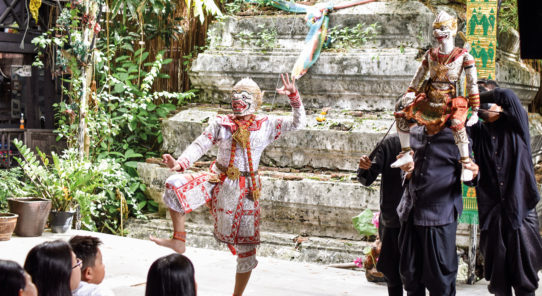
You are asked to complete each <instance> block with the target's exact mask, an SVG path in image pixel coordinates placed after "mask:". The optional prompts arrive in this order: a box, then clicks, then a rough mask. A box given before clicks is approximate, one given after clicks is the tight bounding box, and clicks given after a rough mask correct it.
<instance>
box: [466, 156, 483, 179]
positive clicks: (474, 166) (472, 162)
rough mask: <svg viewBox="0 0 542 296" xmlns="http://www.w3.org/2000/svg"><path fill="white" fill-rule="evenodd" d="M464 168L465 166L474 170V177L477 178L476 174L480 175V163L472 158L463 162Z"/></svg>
mask: <svg viewBox="0 0 542 296" xmlns="http://www.w3.org/2000/svg"><path fill="white" fill-rule="evenodd" d="M463 168H465V169H467V170H471V171H472V176H473V177H474V178H476V176H478V172H479V170H480V167H478V165H477V164H476V163H474V161H472V159H471V160H470V161H469V162H465V163H463Z"/></svg>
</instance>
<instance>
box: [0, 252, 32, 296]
mask: <svg viewBox="0 0 542 296" xmlns="http://www.w3.org/2000/svg"><path fill="white" fill-rule="evenodd" d="M0 283H2V286H1V287H2V288H0V295H2V296H38V290H37V289H36V285H34V283H33V282H32V278H30V275H29V274H28V273H27V272H26V271H24V269H23V268H22V267H21V266H20V265H19V264H18V263H17V262H14V261H10V260H0Z"/></svg>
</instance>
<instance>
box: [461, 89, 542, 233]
mask: <svg viewBox="0 0 542 296" xmlns="http://www.w3.org/2000/svg"><path fill="white" fill-rule="evenodd" d="M481 97H482V103H496V104H497V105H499V106H501V107H502V108H503V112H502V113H501V114H500V117H499V119H498V120H497V121H495V122H493V123H481V122H479V123H477V124H475V125H473V126H472V127H470V128H469V129H468V131H469V134H470V136H471V138H472V141H473V151H474V157H475V158H476V159H477V164H478V165H479V167H480V179H479V183H478V186H477V187H476V195H477V199H478V213H479V219H480V228H481V229H482V230H485V229H487V227H488V224H489V219H488V218H489V217H490V215H491V214H492V211H493V209H496V206H497V205H501V206H502V208H503V209H504V211H505V213H506V217H507V218H508V220H509V222H510V223H511V225H512V227H514V229H517V228H519V227H520V226H521V223H522V221H523V219H524V218H525V217H526V216H527V213H528V211H529V210H530V209H533V208H534V207H535V206H536V204H537V202H538V201H539V200H540V196H539V194H538V189H537V184H536V180H535V177H534V168H533V161H532V158H531V144H530V143H531V140H530V135H529V121H528V116H527V112H526V111H525V110H524V109H523V107H522V106H521V103H520V101H519V99H518V98H517V96H516V95H515V94H514V92H512V91H511V90H508V89H500V88H497V89H495V90H493V91H492V92H489V93H488V94H486V95H485V96H481Z"/></svg>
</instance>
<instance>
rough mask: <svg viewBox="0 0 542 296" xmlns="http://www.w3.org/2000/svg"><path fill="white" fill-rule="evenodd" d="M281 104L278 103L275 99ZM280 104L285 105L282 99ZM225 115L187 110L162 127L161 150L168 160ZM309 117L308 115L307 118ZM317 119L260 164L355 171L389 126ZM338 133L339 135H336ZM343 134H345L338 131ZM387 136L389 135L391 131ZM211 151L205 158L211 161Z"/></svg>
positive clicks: (377, 115)
mask: <svg viewBox="0 0 542 296" xmlns="http://www.w3.org/2000/svg"><path fill="white" fill-rule="evenodd" d="M281 99H284V98H281ZM285 100H286V99H285ZM227 111H228V110H227V109H219V108H211V107H207V108H204V107H192V108H189V109H186V110H183V111H181V112H179V113H177V114H176V115H175V116H173V117H170V118H168V119H167V120H165V121H164V122H163V126H162V134H163V139H164V143H163V146H162V150H163V151H165V152H168V153H171V154H172V155H173V156H174V157H178V156H180V154H181V153H182V152H183V151H184V149H185V148H186V147H187V146H188V145H189V144H190V143H191V142H192V141H193V140H194V139H195V138H196V137H198V136H199V135H200V134H201V133H202V132H203V130H204V128H205V127H206V126H207V124H208V123H207V122H208V120H209V118H214V117H215V116H216V115H217V113H223V112H227ZM266 113H268V114H270V115H290V114H291V112H285V111H280V112H279V111H277V112H266ZM308 113H310V112H308ZM318 116H320V115H319V114H310V115H308V116H307V122H308V124H307V127H305V128H304V129H302V130H298V131H295V132H290V133H287V134H285V135H283V136H281V137H280V138H279V139H278V140H277V141H275V142H273V144H271V145H270V146H268V147H267V148H266V149H265V151H264V153H263V155H262V158H261V162H260V163H261V164H262V165H267V166H276V167H289V168H298V169H300V168H304V167H311V168H315V169H325V170H339V171H355V170H357V163H358V161H359V158H360V156H361V155H363V154H369V153H370V152H371V151H372V150H373V149H374V147H375V145H376V144H377V143H378V141H380V140H381V139H382V137H383V136H384V134H385V133H386V131H387V130H388V128H389V127H390V125H391V124H392V123H393V116H392V114H391V112H359V111H358V112H355V111H342V110H334V109H332V110H329V111H328V115H326V121H325V122H322V123H320V122H318V121H317V120H316V118H317V117H318ZM337 129H339V130H337ZM340 129H343V130H346V129H348V131H343V130H340ZM390 133H395V127H393V128H392V130H391V131H390ZM216 153H217V148H216V147H214V148H213V149H211V150H210V151H209V152H208V153H207V156H208V157H210V158H213V157H214V156H216Z"/></svg>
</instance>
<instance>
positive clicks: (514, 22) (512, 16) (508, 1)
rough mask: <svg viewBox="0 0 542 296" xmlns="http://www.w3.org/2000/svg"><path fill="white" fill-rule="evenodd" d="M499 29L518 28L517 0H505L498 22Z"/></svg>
mask: <svg viewBox="0 0 542 296" xmlns="http://www.w3.org/2000/svg"><path fill="white" fill-rule="evenodd" d="M497 28H498V30H499V31H503V32H508V31H510V30H518V29H519V25H518V4H517V1H515V0H503V1H502V2H501V9H500V11H499V19H498V22H497Z"/></svg>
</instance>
